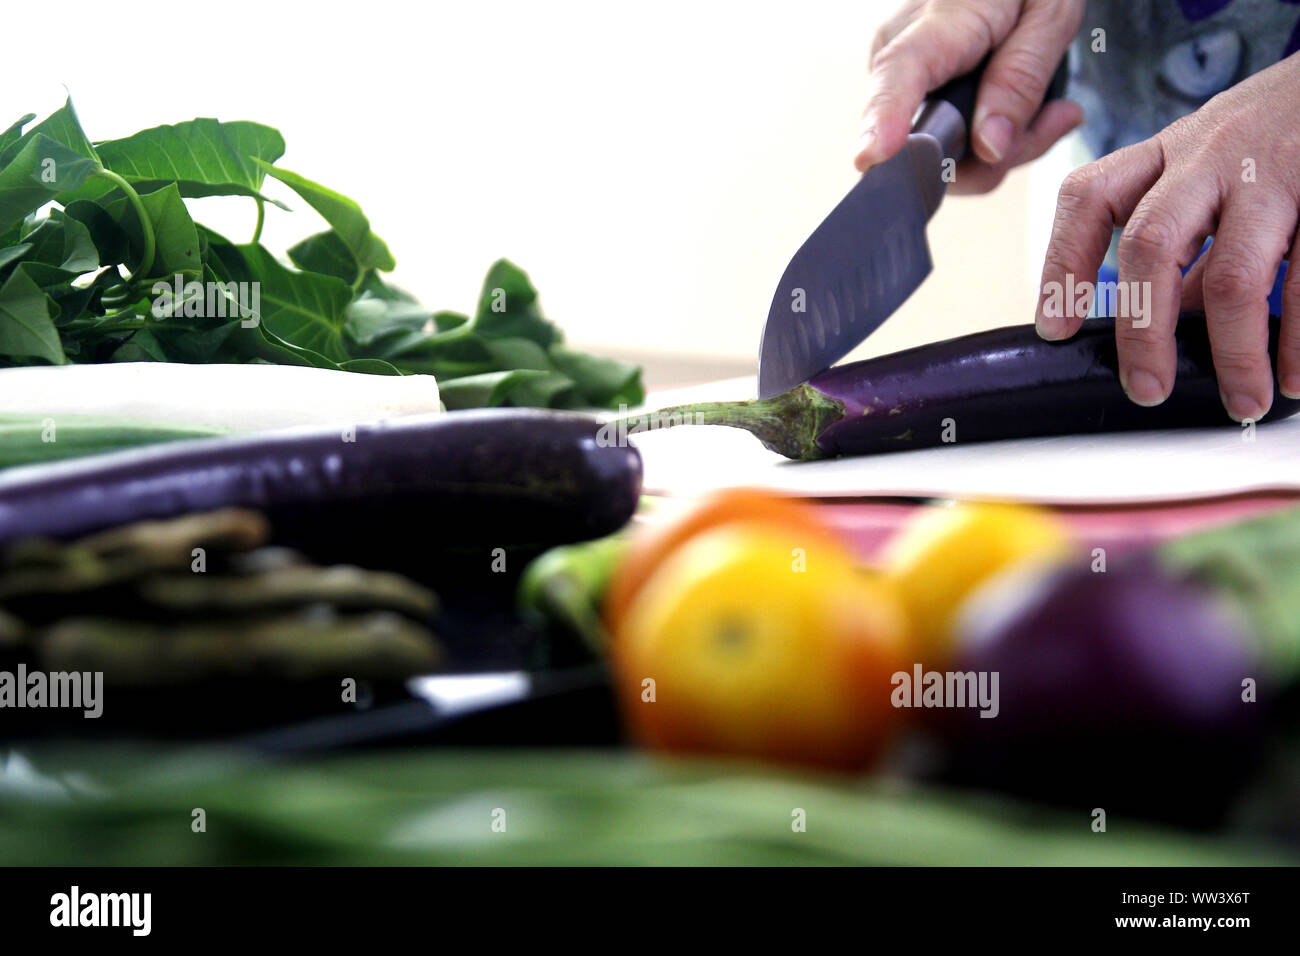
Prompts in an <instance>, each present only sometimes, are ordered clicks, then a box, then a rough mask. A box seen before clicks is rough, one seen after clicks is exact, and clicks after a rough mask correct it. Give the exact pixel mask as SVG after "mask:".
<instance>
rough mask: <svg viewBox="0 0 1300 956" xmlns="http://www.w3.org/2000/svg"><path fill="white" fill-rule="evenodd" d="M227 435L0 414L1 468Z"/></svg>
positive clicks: (161, 425)
mask: <svg viewBox="0 0 1300 956" xmlns="http://www.w3.org/2000/svg"><path fill="white" fill-rule="evenodd" d="M224 434H227V430H226V429H223V428H212V427H208V426H205V425H184V424H169V423H166V422H142V421H136V420H134V419H114V418H99V417H95V416H85V417H80V416H79V417H76V418H68V417H61V418H60V419H59V420H58V421H57V422H54V421H51V420H49V419H44V418H33V417H31V416H21V417H11V416H3V415H0V468H8V467H11V466H13V465H31V464H39V463H41V462H47V461H59V460H61V459H63V458H80V457H82V456H83V455H96V454H100V453H102V452H110V451H120V450H121V449H123V448H133V447H135V446H136V445H152V444H156V443H158V442H166V441H180V440H182V439H186V438H212V437H214V436H216V435H224Z"/></svg>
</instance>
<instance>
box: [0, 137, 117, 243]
mask: <svg viewBox="0 0 1300 956" xmlns="http://www.w3.org/2000/svg"><path fill="white" fill-rule="evenodd" d="M15 145H16V144H15ZM98 170H99V164H98V163H97V162H95V161H94V160H93V159H87V158H86V157H85V156H80V155H78V154H77V153H74V152H73V151H72V150H70V149H68V148H67V147H66V146H63V145H61V144H60V143H57V142H55V141H54V140H52V139H50V138H49V137H48V136H43V135H39V134H37V135H32V134H31V133H29V134H28V135H27V136H24V137H23V146H22V148H21V149H19V150H18V152H17V153H16V154H15V155H14V157H13V159H12V160H11V161H10V162H9V163H8V165H6V166H5V167H4V168H3V169H0V232H4V231H5V230H7V229H9V228H10V227H12V226H14V225H15V224H17V223H21V222H22V221H23V219H24V218H25V217H26V216H27V215H28V213H32V212H35V211H36V210H37V209H40V208H41V206H44V205H45V204H46V203H47V202H49V201H50V200H52V199H54V198H55V196H57V195H60V194H61V193H64V192H66V191H68V190H73V189H76V188H77V187H79V186H81V185H82V184H83V183H85V182H86V180H87V178H88V177H90V176H91V175H93V174H94V173H95V172H97V171H98Z"/></svg>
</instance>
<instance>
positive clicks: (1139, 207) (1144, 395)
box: [1037, 54, 1300, 421]
mask: <svg viewBox="0 0 1300 956" xmlns="http://www.w3.org/2000/svg"><path fill="white" fill-rule="evenodd" d="M1297 105H1300V54H1296V55H1294V56H1291V57H1288V58H1287V59H1286V60H1283V61H1282V62H1280V63H1277V64H1275V65H1274V66H1272V67H1270V68H1268V69H1267V70H1263V71H1261V72H1259V73H1256V74H1255V75H1254V76H1251V77H1250V78H1249V79H1246V80H1244V81H1242V82H1241V83H1239V84H1237V85H1236V86H1234V87H1232V88H1231V89H1229V90H1225V91H1224V92H1223V93H1220V94H1219V95H1218V96H1216V97H1214V98H1213V99H1212V100H1210V101H1209V102H1208V103H1206V104H1205V105H1204V106H1202V107H1201V108H1200V109H1199V110H1197V111H1196V112H1195V113H1192V114H1190V115H1188V116H1185V117H1183V118H1182V119H1180V120H1178V121H1177V122H1176V123H1174V124H1172V125H1171V126H1169V127H1168V128H1167V129H1164V130H1162V131H1161V132H1160V133H1158V134H1156V135H1155V136H1153V137H1152V138H1151V139H1148V140H1146V141H1144V142H1141V143H1137V144H1135V145H1133V146H1128V147H1125V148H1124V149H1120V150H1117V151H1116V152H1114V153H1112V154H1110V155H1109V156H1104V157H1102V158H1101V159H1099V160H1097V161H1096V162H1094V163H1089V164H1088V165H1086V166H1083V167H1080V168H1079V169H1076V170H1075V171H1074V172H1072V173H1071V174H1070V175H1069V176H1068V177H1066V179H1065V182H1064V183H1063V184H1062V185H1061V191H1060V195H1059V196H1058V198H1057V205H1056V222H1055V225H1054V226H1053V229H1052V239H1051V243H1050V245H1049V246H1048V250H1047V257H1046V261H1045V263H1044V266H1043V278H1042V286H1041V289H1042V290H1047V289H1049V288H1051V286H1050V285H1049V283H1052V282H1057V283H1061V284H1062V285H1064V284H1065V282H1066V276H1067V275H1072V276H1073V277H1074V283H1075V284H1076V286H1077V285H1078V283H1080V282H1081V281H1088V282H1095V281H1096V276H1097V269H1098V267H1099V266H1100V265H1101V263H1102V260H1103V259H1104V258H1105V255H1106V249H1107V247H1108V246H1109V245H1110V241H1111V236H1112V234H1113V230H1114V229H1115V228H1116V227H1117V226H1123V227H1124V232H1123V234H1122V235H1121V237H1120V244H1119V281H1120V284H1121V285H1124V284H1125V283H1133V282H1136V283H1147V282H1149V283H1150V286H1149V287H1147V288H1149V289H1150V299H1149V301H1146V302H1145V303H1144V304H1145V306H1146V308H1145V310H1144V314H1143V315H1142V317H1141V320H1140V321H1136V322H1135V321H1131V320H1132V319H1133V318H1134V317H1133V316H1129V317H1120V318H1117V319H1116V322H1115V337H1116V340H1117V347H1118V351H1119V369H1120V381H1121V382H1122V383H1123V385H1124V391H1125V392H1127V393H1128V396H1129V398H1131V399H1132V400H1133V401H1135V402H1137V403H1138V404H1139V405H1158V404H1159V403H1160V402H1163V401H1164V400H1165V399H1166V398H1168V397H1169V392H1170V390H1171V389H1172V388H1173V385H1174V368H1175V348H1174V326H1175V324H1176V323H1177V320H1178V313H1179V310H1180V308H1181V309H1184V310H1194V309H1201V308H1203V309H1204V310H1205V313H1206V320H1207V323H1208V328H1209V335H1210V345H1211V349H1212V351H1213V355H1214V367H1215V370H1216V372H1217V374H1218V379H1219V391H1220V394H1221V395H1222V397H1223V404H1224V407H1225V408H1227V410H1228V414H1229V415H1231V416H1232V417H1233V418H1234V419H1236V420H1238V421H1244V420H1247V419H1250V420H1257V419H1259V418H1260V417H1262V416H1263V415H1264V414H1265V413H1266V412H1267V411H1268V409H1269V407H1270V405H1271V404H1272V401H1273V375H1272V369H1271V366H1270V361H1269V355H1268V301H1267V300H1268V295H1269V292H1270V291H1271V290H1272V287H1273V282H1274V279H1275V277H1276V274H1277V270H1278V267H1279V265H1280V264H1281V261H1282V260H1283V259H1284V258H1290V259H1292V260H1294V259H1295V258H1296V256H1298V255H1300V248H1292V241H1293V236H1294V235H1295V232H1296V221H1297V218H1298V216H1300V127H1298V126H1297V125H1296V123H1295V111H1296V107H1297ZM1211 235H1212V236H1214V244H1213V245H1212V246H1211V247H1210V248H1209V250H1207V252H1206V253H1205V255H1203V256H1201V258H1200V259H1199V260H1197V261H1196V265H1195V266H1194V267H1193V268H1192V269H1191V270H1189V271H1188V273H1187V275H1186V276H1183V275H1182V274H1181V271H1182V269H1183V268H1186V266H1187V264H1188V263H1190V262H1192V260H1193V259H1195V258H1196V255H1197V253H1198V252H1199V251H1200V249H1201V246H1202V245H1203V243H1204V241H1205V239H1206V237H1207V236H1211ZM1297 245H1298V246H1300V244H1297ZM1130 288H1141V286H1138V287H1133V286H1130ZM1040 296H1041V297H1040V300H1039V306H1038V318H1037V323H1038V330H1039V334H1041V335H1042V336H1043V337H1044V338H1048V339H1060V338H1068V337H1069V336H1071V335H1073V334H1074V333H1075V332H1076V331H1078V328H1079V326H1080V325H1081V324H1082V321H1083V316H1079V315H1074V314H1071V312H1072V310H1070V309H1067V310H1065V311H1066V314H1065V315H1064V316H1057V315H1049V314H1046V313H1048V312H1055V311H1056V310H1055V309H1049V308H1046V304H1047V302H1048V301H1049V297H1048V294H1047V292H1046V291H1042V292H1040ZM1058 301H1059V299H1058ZM1282 306H1283V307H1282V313H1283V315H1282V332H1281V339H1280V343H1279V347H1278V363H1277V371H1278V378H1279V386H1280V388H1281V390H1282V392H1283V393H1284V394H1285V395H1287V396H1288V397H1300V267H1297V268H1293V269H1291V270H1289V271H1288V273H1287V277H1286V282H1285V284H1284V288H1283V301H1282ZM1148 320H1149V324H1146V325H1145V327H1142V326H1143V325H1144V323H1146V322H1147V321H1148Z"/></svg>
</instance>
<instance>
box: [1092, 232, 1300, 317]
mask: <svg viewBox="0 0 1300 956" xmlns="http://www.w3.org/2000/svg"><path fill="white" fill-rule="evenodd" d="M1206 245H1207V246H1208V245H1209V243H1206ZM1188 268H1191V267H1190V266H1188ZM1286 269H1287V263H1285V262H1284V263H1282V268H1281V269H1278V270H1277V278H1276V279H1275V280H1274V282H1273V291H1272V292H1270V293H1269V294H1268V311H1269V313H1270V314H1271V315H1281V314H1282V282H1283V280H1285V279H1286ZM1183 272H1184V273H1186V272H1187V269H1184V270H1183ZM1118 281H1119V273H1118V271H1117V270H1116V269H1115V268H1114V267H1113V266H1109V265H1105V264H1103V265H1102V267H1101V269H1100V270H1099V271H1098V272H1097V283H1098V284H1099V285H1100V284H1101V283H1103V282H1118Z"/></svg>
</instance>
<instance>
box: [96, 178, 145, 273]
mask: <svg viewBox="0 0 1300 956" xmlns="http://www.w3.org/2000/svg"><path fill="white" fill-rule="evenodd" d="M98 175H100V176H103V177H104V178H105V179H107V180H108V181H109V182H111V183H112V184H113V185H114V186H116V187H117V188H118V189H120V190H122V192H124V193H125V194H126V200H127V202H129V203H130V204H131V208H132V209H134V210H135V215H136V218H138V219H139V220H140V232H141V233H142V234H143V235H144V251H143V252H142V253H140V261H139V262H138V263H137V264H136V267H135V268H134V269H132V270H131V278H130V281H132V282H134V281H135V280H136V279H138V278H143V277H144V276H147V275H148V274H149V270H150V269H152V268H153V257H154V252H155V250H156V246H155V243H156V240H155V238H154V234H153V222H152V221H151V220H150V219H149V213H148V212H146V211H145V208H144V203H143V202H141V201H140V194H139V193H138V192H136V191H135V187H134V186H132V185H131V184H130V183H128V182H127V181H126V180H125V179H123V178H122V177H121V176H119V175H118V174H117V173H115V172H113V171H112V170H111V169H106V168H103V167H101V168H100V170H99V173H98Z"/></svg>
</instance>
